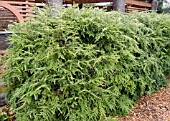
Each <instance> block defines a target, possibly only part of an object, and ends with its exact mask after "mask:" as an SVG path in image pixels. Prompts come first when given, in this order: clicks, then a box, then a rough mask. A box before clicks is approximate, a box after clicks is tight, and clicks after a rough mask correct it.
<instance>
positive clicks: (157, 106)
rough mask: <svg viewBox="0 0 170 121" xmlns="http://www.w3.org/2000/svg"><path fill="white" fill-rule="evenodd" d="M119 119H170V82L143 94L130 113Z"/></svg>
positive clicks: (165, 120)
mask: <svg viewBox="0 0 170 121" xmlns="http://www.w3.org/2000/svg"><path fill="white" fill-rule="evenodd" d="M169 80H170V79H169ZM118 121H170V84H169V86H168V87H162V88H161V89H160V90H159V91H156V92H155V93H153V94H151V95H147V96H142V97H141V98H140V99H139V100H137V106H136V107H134V108H133V109H132V110H131V111H130V112H129V115H128V116H126V117H123V118H118Z"/></svg>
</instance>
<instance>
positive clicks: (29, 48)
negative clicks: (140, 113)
mask: <svg viewBox="0 0 170 121" xmlns="http://www.w3.org/2000/svg"><path fill="white" fill-rule="evenodd" d="M55 12H56V15H55V17H53V16H51V11H50V9H41V10H39V11H38V13H37V15H36V17H35V18H34V19H31V20H30V21H27V22H25V23H23V24H16V25H15V26H13V27H12V29H11V31H13V32H14V33H13V34H12V36H11V37H10V38H9V41H10V44H11V48H10V49H9V50H8V53H7V61H6V66H8V67H9V68H10V69H9V70H6V71H4V74H5V76H4V78H3V79H4V81H5V82H6V83H7V87H8V88H9V90H8V99H9V103H10V105H11V106H12V108H13V109H14V110H13V111H14V113H15V116H16V120H17V121H40V120H41V121H104V120H107V119H108V118H107V117H109V116H114V115H118V116H124V115H126V114H127V113H128V111H129V110H130V109H131V107H132V105H133V104H134V100H136V99H137V98H138V97H139V96H141V95H142V94H144V93H152V92H153V91H154V90H157V89H159V88H160V87H161V86H166V85H167V82H168V81H167V79H166V76H168V75H169V72H170V16H169V15H158V14H156V13H136V14H122V13H118V12H104V11H103V10H98V9H82V10H78V9H76V8H67V9H65V8H59V9H58V10H56V11H55ZM10 83H12V85H10Z"/></svg>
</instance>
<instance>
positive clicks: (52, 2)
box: [47, 0, 63, 8]
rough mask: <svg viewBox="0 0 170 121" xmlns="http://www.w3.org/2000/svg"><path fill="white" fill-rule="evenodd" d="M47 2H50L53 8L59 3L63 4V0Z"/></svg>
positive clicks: (49, 0)
mask: <svg viewBox="0 0 170 121" xmlns="http://www.w3.org/2000/svg"><path fill="white" fill-rule="evenodd" d="M47 4H49V5H50V7H51V8H55V7H56V6H57V5H62V4H63V0H47Z"/></svg>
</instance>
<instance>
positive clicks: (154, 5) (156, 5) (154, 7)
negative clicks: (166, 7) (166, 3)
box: [151, 0, 158, 12]
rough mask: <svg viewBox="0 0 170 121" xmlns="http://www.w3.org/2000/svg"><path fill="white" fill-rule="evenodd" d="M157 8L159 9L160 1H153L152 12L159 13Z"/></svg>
mask: <svg viewBox="0 0 170 121" xmlns="http://www.w3.org/2000/svg"><path fill="white" fill-rule="evenodd" d="M157 8H158V1H157V0H152V7H151V10H153V11H155V12H156V11H157Z"/></svg>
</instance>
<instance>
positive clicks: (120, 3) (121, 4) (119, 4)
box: [114, 0, 125, 12]
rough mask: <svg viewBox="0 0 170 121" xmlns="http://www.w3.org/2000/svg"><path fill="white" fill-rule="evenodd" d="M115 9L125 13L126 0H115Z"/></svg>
mask: <svg viewBox="0 0 170 121" xmlns="http://www.w3.org/2000/svg"><path fill="white" fill-rule="evenodd" d="M114 9H115V10H116V11H121V12H125V0H114Z"/></svg>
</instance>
